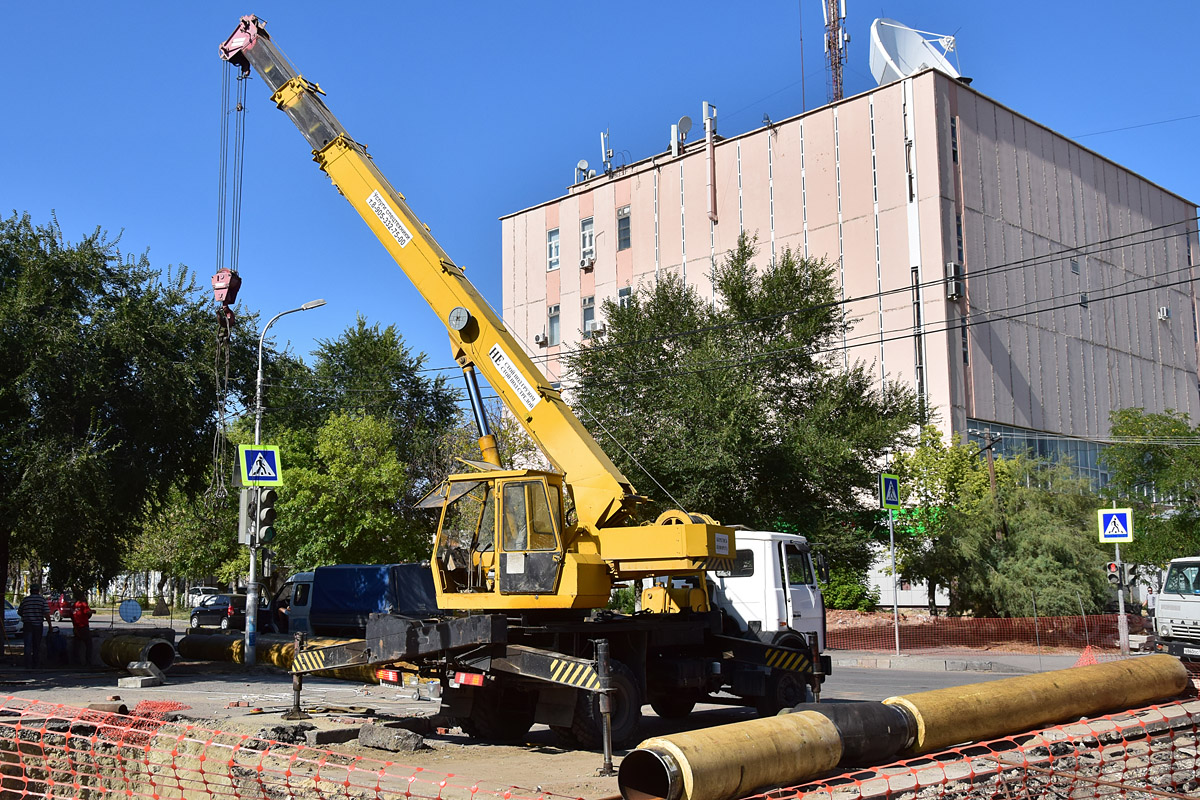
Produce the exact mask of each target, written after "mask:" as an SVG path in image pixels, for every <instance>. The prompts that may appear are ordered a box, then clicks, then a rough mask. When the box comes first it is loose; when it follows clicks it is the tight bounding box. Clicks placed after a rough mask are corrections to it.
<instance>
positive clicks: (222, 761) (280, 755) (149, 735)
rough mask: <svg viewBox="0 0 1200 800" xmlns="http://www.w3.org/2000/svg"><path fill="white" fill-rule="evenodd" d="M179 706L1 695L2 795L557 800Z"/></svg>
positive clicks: (156, 798)
mask: <svg viewBox="0 0 1200 800" xmlns="http://www.w3.org/2000/svg"><path fill="white" fill-rule="evenodd" d="M179 708H183V706H181V705H180V704H177V703H152V704H139V706H138V708H135V709H134V711H133V712H131V713H130V714H128V715H123V714H113V713H105V712H99V711H94V710H89V709H81V708H72V707H69V706H62V705H53V704H50V703H42V702H35V701H29V700H21V699H18V698H13V697H9V698H5V699H3V700H0V798H64V799H65V798H110V797H111V798H114V800H115V799H116V798H148V799H149V798H153V799H154V800H159V799H160V798H161V799H162V800H166V799H168V798H179V799H180V800H184V799H185V798H186V799H187V800H191V799H192V798H244V799H245V800H252V799H253V800H257V799H259V798H261V800H325V798H342V799H345V798H355V799H356V800H368V799H369V798H445V800H459V799H460V798H461V800H535V799H536V800H555V799H556V798H558V797H561V796H556V795H553V794H552V793H550V792H540V791H537V790H531V789H521V788H517V787H512V786H500V785H494V784H488V783H485V782H480V781H473V780H471V779H467V778H462V777H459V776H456V775H453V774H450V773H440V772H434V771H431V770H428V769H424V768H421V767H414V766H407V765H404V764H402V763H397V762H394V761H388V760H384V759H374V758H364V757H360V756H355V755H347V754H343V753H337V752H333V751H330V750H324V749H320V748H314V747H306V746H304V745H296V744H286V743H282V742H277V741H271V740H268V739H261V738H257V737H255V736H252V735H249V734H241V733H230V732H223V731H219V730H212V729H210V728H205V727H202V726H199V725H193V724H189V722H188V721H187V720H186V719H182V718H180V719H173V718H172V717H173V716H174V715H172V714H171V713H170V712H171V711H173V710H178V709H179Z"/></svg>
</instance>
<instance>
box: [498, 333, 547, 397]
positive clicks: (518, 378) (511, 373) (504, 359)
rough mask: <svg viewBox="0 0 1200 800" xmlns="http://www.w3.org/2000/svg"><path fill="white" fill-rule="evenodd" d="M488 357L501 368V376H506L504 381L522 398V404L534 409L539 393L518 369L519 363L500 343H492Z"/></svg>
mask: <svg viewBox="0 0 1200 800" xmlns="http://www.w3.org/2000/svg"><path fill="white" fill-rule="evenodd" d="M488 358H490V359H491V360H492V363H493V364H495V365H496V369H498V370H500V377H502V378H504V382H505V383H507V384H508V388H510V389H512V390H513V393H515V394H516V395H517V397H518V398H520V400H521V405H523V406H525V410H526V411H533V407H534V406H536V405H537V404H538V400H540V399H541V398H540V397H538V393H537V392H536V391H534V388H533V386H532V385H530V383H529V381H527V380H525V376H524V375H522V374H521V371H520V370H519V369H517V365H516V364H514V363H513V362H512V359H511V358H509V357H508V353H505V352H504V350H503V349H502V348H501V347H500V345H498V344H494V345H492V349H491V350H489V351H488Z"/></svg>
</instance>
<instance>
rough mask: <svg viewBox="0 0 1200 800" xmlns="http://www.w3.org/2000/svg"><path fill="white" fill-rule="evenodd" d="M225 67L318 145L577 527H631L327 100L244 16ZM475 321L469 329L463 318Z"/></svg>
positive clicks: (566, 425) (599, 469) (586, 436)
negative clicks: (540, 455)
mask: <svg viewBox="0 0 1200 800" xmlns="http://www.w3.org/2000/svg"><path fill="white" fill-rule="evenodd" d="M221 55H222V57H223V58H225V59H226V60H229V61H231V62H233V63H235V64H238V65H240V66H241V67H242V68H243V70H245V71H247V72H248V71H249V69H250V68H251V67H253V69H254V71H255V72H256V73H257V74H258V75H259V76H260V77H261V78H262V80H263V81H264V82H265V83H266V84H267V87H268V88H269V89H270V90H271V93H272V95H271V99H272V100H273V101H274V102H275V104H276V105H277V106H278V107H279V108H280V109H281V110H283V111H284V112H286V113H287V115H288V116H289V117H290V118H291V119H292V121H293V122H294V123H295V124H296V127H297V128H299V129H300V132H301V133H302V134H304V137H305V138H306V139H307V140H308V143H309V144H310V145H311V146H312V150H313V155H314V157H315V158H314V160H315V161H316V162H317V163H318V164H319V165H320V167H321V169H322V170H324V171H325V173H326V174H327V175H328V176H329V178H330V180H332V181H333V185H334V186H335V187H337V189H338V191H339V192H341V193H342V195H343V196H344V197H345V198H346V199H347V200H349V201H350V204H351V205H352V206H354V208H355V210H356V211H358V213H359V215H360V216H362V218H363V219H364V220H365V221H366V223H367V225H368V226H369V227H370V228H371V230H372V231H373V232H374V233H375V236H376V237H377V238H378V239H379V241H380V243H382V244H383V246H384V247H385V248H386V249H387V251H388V253H389V254H391V256H392V258H393V259H395V261H396V263H397V264H399V265H400V268H401V269H403V270H404V272H405V274H406V275H407V276H408V278H409V280H411V281H412V282H413V285H414V286H416V288H417V290H418V291H419V292H420V293H421V295H422V296H423V297H424V298H425V300H426V302H428V303H429V305H430V307H431V308H432V309H433V311H434V313H435V314H437V315H438V317H439V318H440V319H441V320H442V322H443V324H445V325H446V327H447V331H448V332H449V334H450V341H451V346H452V349H453V351H454V357H455V360H456V361H458V363H459V364H460V365H461V366H464V367H466V366H469V365H473V366H474V367H475V368H476V369H477V370H479V371H480V372H482V373H483V375H484V376H485V377H486V378H487V381H488V383H489V384H491V387H492V389H494V390H495V391H496V393H497V394H498V395H499V396H500V399H501V400H502V401H503V402H504V404H505V406H506V407H507V408H508V409H509V410H510V411H512V413H513V414H514V416H516V418H517V419H518V420H520V422H521V425H522V426H523V427H524V428H525V430H526V431H527V432H528V433H529V435H530V436H531V437H532V438H533V440H534V441H535V442H536V443H537V445H538V446H539V447H540V448H541V449H542V451H543V452H544V453H545V454H546V457H547V458H549V459H550V461H551V462H552V463H553V464H554V466H555V468H556V469H558V470H559V471H561V472H562V473H564V474H565V476H566V478H567V481H568V482H569V483H570V486H571V488H572V491H573V495H574V501H575V508H576V511H577V513H578V515H579V525H580V526H581V527H587V528H601V527H611V526H614V525H621V524H623V523H627V522H628V521H629V519H630V517H631V516H632V514H633V508H634V505H635V503H636V502H637V500H638V498H637V496H636V493H635V492H634V489H633V487H632V486H631V485H630V483H629V481H628V480H627V479H626V478H625V476H624V475H622V474H621V471H620V470H619V469H617V467H616V465H615V464H613V463H612V461H611V460H610V459H609V458H608V456H607V455H605V453H604V451H603V450H601V449H600V446H599V445H598V444H597V443H596V440H595V439H594V438H592V435H591V434H590V433H588V431H587V430H586V429H585V428H584V427H583V425H582V424H581V423H580V422H579V419H578V418H577V417H576V416H575V414H574V413H573V412H572V411H571V409H570V408H568V407H567V405H566V403H564V402H563V400H562V397H561V396H560V395H559V393H558V391H556V390H555V389H553V388H552V387H551V386H550V383H549V381H547V380H546V377H545V376H544V375H543V374H542V372H541V370H539V369H538V368H537V366H536V365H535V364H534V363H533V361H532V360H531V359H530V358H529V357H528V356H527V355H526V354H525V351H524V349H523V348H522V347H521V345H520V343H519V342H518V341H517V339H516V338H515V337H514V336H513V335H512V334H511V333H510V332H509V331H508V330H507V328H505V326H504V324H503V322H502V321H501V320H500V317H499V315H498V314H496V312H495V311H494V310H492V308H491V306H490V305H489V304H488V302H487V301H486V300H485V299H484V298H483V296H482V295H481V294H480V293H479V291H478V290H477V289H476V288H475V287H474V286H473V285H472V284H471V282H470V281H469V280H467V278H466V276H465V275H464V274H463V271H462V269H461V268H459V267H458V266H457V265H456V264H455V263H454V262H453V261H451V260H450V257H449V256H448V255H446V252H445V251H444V250H442V248H441V246H440V245H438V243H437V242H436V241H435V240H434V238H433V237H432V236H431V235H430V234H429V230H428V228H427V227H426V226H425V225H423V224H422V223H421V221H420V220H419V219H417V217H416V215H415V214H413V212H412V210H411V209H410V208H409V207H408V204H407V203H406V202H405V200H404V197H403V196H402V195H401V194H400V193H399V192H397V191H396V190H395V189H393V188H392V186H391V184H389V183H388V181H387V179H386V178H384V176H383V173H381V172H380V171H379V169H378V168H377V167H376V166H375V163H374V161H372V159H371V157H370V156H368V155H367V153H366V149H365V148H364V147H363V146H362V145H360V144H358V143H357V142H355V141H354V140H353V139H351V138H350V136H349V135H348V134H347V133H346V131H345V129H344V128H343V127H342V126H341V123H339V122H338V121H337V119H336V118H335V117H334V116H333V114H332V113H331V112H330V111H329V109H328V108H327V107H326V106H325V103H324V101H322V100H321V95H323V94H324V92H322V91H321V89H320V87H319V86H317V85H316V84H314V83H311V82H309V81H307V80H305V79H304V78H303V77H301V76H300V74H299V73H297V72H296V70H295V69H294V68H293V67H292V65H291V64H290V63H289V62H288V60H287V59H286V58H285V57H284V56H283V54H282V53H280V52H279V50H278V49H277V48H276V47H275V46H274V44H273V43H272V42H271V40H270V38H269V37H268V35H267V32H266V30H265V28H263V23H262V22H261V21H260V20H258V19H257V18H256V17H244V18H243V19H242V23H241V25H240V26H239V27H238V29H237V31H235V32H234V34H233V35H232V36H230V37H229V39H228V40H227V41H226V42H225V44H224V45H222V47H221ZM459 308H461V309H465V310H466V312H467V313H468V314H469V320H468V321H467V322H466V323H465V324H464V323H463V321H462V319H461V312H458V314H457V315H456V318H453V319H452V318H451V312H453V311H455V310H456V309H459Z"/></svg>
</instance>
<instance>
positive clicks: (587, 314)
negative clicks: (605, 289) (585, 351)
mask: <svg viewBox="0 0 1200 800" xmlns="http://www.w3.org/2000/svg"><path fill="white" fill-rule="evenodd" d="M595 327H596V298H595V296H591V297H585V298H583V338H585V339H590V338H592V329H593V328H595Z"/></svg>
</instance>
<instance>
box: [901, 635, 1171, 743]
mask: <svg viewBox="0 0 1200 800" xmlns="http://www.w3.org/2000/svg"><path fill="white" fill-rule="evenodd" d="M1187 685H1188V674H1187V669H1186V668H1185V667H1184V666H1183V663H1182V662H1181V661H1179V659H1177V658H1175V657H1174V656H1169V655H1165V654H1163V655H1152V656H1144V657H1138V658H1131V659H1125V660H1123V661H1110V662H1108V663H1106V664H1095V665H1092V666H1088V667H1071V668H1070V669H1062V670H1055V671H1054V672H1042V673H1039V674H1036V675H1022V676H1020V677H1017V678H1005V679H1003V680H998V681H988V682H987V683H973V684H969V685H967V686H957V687H953V688H949V689H935V690H933V691H930V692H920V693H918V694H910V695H904V696H901V697H889V698H888V699H887V700H884V701H883V702H884V703H886V704H888V705H896V706H902V707H903V708H904V709H906V710H907V711H908V713H909V714H910V715H912V717H913V719H914V720H915V721H916V732H917V736H916V740H915V741H914V742H913V744H912V746H911V747H910V748H909V749H908V751H907V752H908V753H909V754H916V753H928V752H930V751H931V750H941V749H943V748H946V747H949V746H951V745H955V744H960V743H962V742H978V741H986V740H988V739H996V738H999V737H1001V736H1007V735H1009V734H1011V733H1018V732H1021V731H1027V730H1032V729H1034V728H1037V727H1039V726H1042V725H1049V724H1052V723H1056V722H1061V721H1063V720H1068V719H1075V718H1078V717H1091V716H1095V715H1097V714H1100V713H1103V712H1105V711H1112V710H1113V709H1126V708H1137V707H1139V706H1144V705H1148V704H1150V703H1153V702H1154V701H1155V700H1161V699H1163V698H1165V697H1172V696H1174V695H1177V694H1181V693H1182V692H1183V691H1184V689H1185V688H1186V687H1187Z"/></svg>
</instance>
